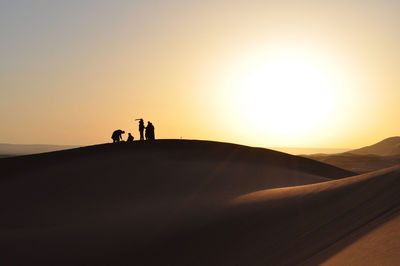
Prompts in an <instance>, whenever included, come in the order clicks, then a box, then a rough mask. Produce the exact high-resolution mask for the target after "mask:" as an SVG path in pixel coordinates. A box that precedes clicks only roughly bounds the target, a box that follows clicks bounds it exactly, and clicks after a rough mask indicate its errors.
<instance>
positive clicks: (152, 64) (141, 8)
mask: <svg viewBox="0 0 400 266" xmlns="http://www.w3.org/2000/svg"><path fill="white" fill-rule="evenodd" d="M399 13H400V1H396V0H393V1H388V0H386V1H385V0H379V1H378V0H376V1H372V0H363V1H361V0H358V1H355V0H353V1H351V0H348V1H340V0H337V1H323V0H318V1H252V0H243V1H235V0H229V1H218V0H210V1H208V0H202V1H177V0H176V1H166V0H163V1H151V0H146V1H117V0H113V1H101V0H93V1H85V0H79V1H78V0H77V1H72V0H71V1H70V0H69V1H57V0H52V1H41V0H37V1H30V0H27V1H23V0H10V1H6V0H3V1H1V2H0V36H1V42H0V121H1V123H0V142H3V143H49V144H94V143H103V142H110V141H111V139H110V137H111V133H112V131H113V130H114V129H118V128H121V129H124V130H125V131H127V132H133V135H134V136H135V138H137V137H138V131H137V123H136V122H135V121H134V119H135V118H140V117H143V118H144V120H145V121H148V120H150V121H152V122H153V124H154V125H155V128H156V137H157V138H180V137H182V138H188V139H210V140H217V141H227V142H235V143H241V144H246V145H254V146H263V147H268V146H269V147H270V146H274V147H277V146H292V147H331V148H353V147H354V148H355V147H360V146H364V145H369V144H372V143H374V142H377V141H379V140H381V139H383V138H386V137H390V136H395V135H400V119H399V116H400V104H399V103H400V75H399V74H400V73H399V71H400V50H399V47H400V18H399V16H398V14H399Z"/></svg>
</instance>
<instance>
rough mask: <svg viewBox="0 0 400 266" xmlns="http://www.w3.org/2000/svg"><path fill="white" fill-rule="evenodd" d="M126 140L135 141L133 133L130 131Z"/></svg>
mask: <svg viewBox="0 0 400 266" xmlns="http://www.w3.org/2000/svg"><path fill="white" fill-rule="evenodd" d="M126 142H133V136H132V135H131V133H128V138H127V140H126Z"/></svg>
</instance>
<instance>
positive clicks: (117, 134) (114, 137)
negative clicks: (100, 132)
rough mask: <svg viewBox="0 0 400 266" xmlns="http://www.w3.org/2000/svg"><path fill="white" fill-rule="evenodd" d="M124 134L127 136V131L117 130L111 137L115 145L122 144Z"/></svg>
mask: <svg viewBox="0 0 400 266" xmlns="http://www.w3.org/2000/svg"><path fill="white" fill-rule="evenodd" d="M122 134H125V131H123V130H121V129H117V130H115V131H114V132H113V133H112V136H111V139H112V140H113V143H116V142H120V141H121V140H122Z"/></svg>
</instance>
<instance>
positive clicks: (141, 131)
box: [139, 119, 144, 140]
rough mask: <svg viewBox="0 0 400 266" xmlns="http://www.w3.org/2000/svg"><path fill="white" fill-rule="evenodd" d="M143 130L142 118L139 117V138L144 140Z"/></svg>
mask: <svg viewBox="0 0 400 266" xmlns="http://www.w3.org/2000/svg"><path fill="white" fill-rule="evenodd" d="M143 131H144V122H143V119H140V120H139V132H140V140H144V137H143Z"/></svg>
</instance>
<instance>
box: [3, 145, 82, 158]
mask: <svg viewBox="0 0 400 266" xmlns="http://www.w3.org/2000/svg"><path fill="white" fill-rule="evenodd" d="M76 147H78V146H76V145H48V144H6V143H0V158H4V157H11V156H17V155H27V154H36V153H43V152H51V151H59V150H66V149H72V148H76Z"/></svg>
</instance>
